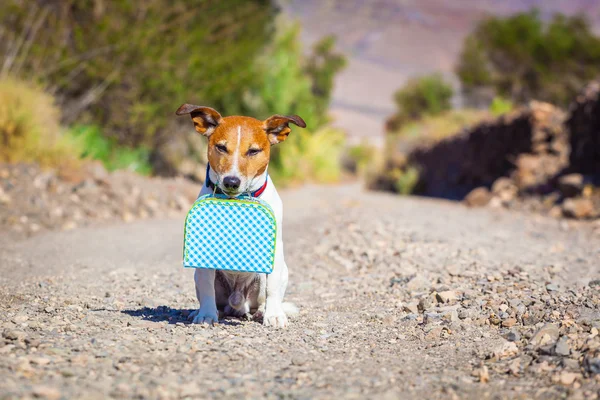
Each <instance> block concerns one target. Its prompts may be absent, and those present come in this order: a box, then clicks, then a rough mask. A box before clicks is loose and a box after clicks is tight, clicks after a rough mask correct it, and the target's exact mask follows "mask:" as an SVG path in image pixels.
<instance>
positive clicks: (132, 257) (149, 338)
mask: <svg viewBox="0 0 600 400" xmlns="http://www.w3.org/2000/svg"><path fill="white" fill-rule="evenodd" d="M282 197H283V200H284V205H285V222H284V223H285V230H284V234H285V236H284V238H285V242H286V253H287V254H286V258H287V263H288V265H289V267H290V285H289V287H288V294H287V296H286V297H287V300H288V301H292V302H294V303H295V304H296V305H298V306H299V308H300V315H299V316H297V317H296V318H295V319H293V320H291V324H290V327H289V328H288V329H286V330H273V329H268V328H265V327H263V326H262V325H260V324H258V323H256V322H251V321H242V320H237V319H229V320H225V321H222V323H220V324H219V325H218V326H215V327H213V328H207V327H202V326H198V325H193V324H189V323H188V322H187V318H186V317H187V315H188V314H189V313H190V312H191V311H192V310H193V309H194V308H195V307H196V306H197V304H196V300H195V297H194V287H193V280H192V275H193V271H191V270H185V269H183V268H182V267H181V250H182V234H183V229H182V227H183V216H181V218H174V219H166V220H146V221H137V222H133V223H130V224H124V223H123V224H116V225H102V226H94V227H89V228H83V229H77V230H73V231H68V232H47V233H42V234H39V235H36V236H33V237H31V238H29V239H26V240H19V241H14V239H13V240H11V239H9V238H8V236H2V235H1V234H0V332H1V333H2V337H0V399H12V398H36V397H37V398H49V399H60V398H85V399H94V398H107V397H114V398H133V397H135V398H151V399H154V398H157V399H158V398H161V399H162V398H164V399H170V398H293V399H308V398H316V399H331V398H377V399H396V398H421V399H423V398H443V399H449V398H450V399H451V398H473V399H479V398H494V399H496V398H539V399H552V398H565V397H569V398H581V399H583V398H586V399H590V398H597V397H598V394H599V390H600V337H599V336H598V330H599V329H600V312H599V305H600V280H598V279H600V232H599V228H600V227H599V226H598V225H592V224H590V223H587V224H583V223H575V222H569V221H565V220H553V219H548V218H545V217H540V216H534V215H527V214H520V213H516V212H509V211H503V210H497V211H496V210H491V209H467V208H465V207H464V206H462V205H459V204H455V203H449V202H443V201H439V200H428V199H419V198H401V197H394V196H391V195H386V194H373V193H364V192H362V191H361V190H360V188H359V187H358V186H339V187H327V188H325V187H303V188H301V189H296V190H290V191H286V192H284V193H283V196H282Z"/></svg>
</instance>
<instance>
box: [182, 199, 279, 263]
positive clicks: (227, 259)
mask: <svg viewBox="0 0 600 400" xmlns="http://www.w3.org/2000/svg"><path fill="white" fill-rule="evenodd" d="M276 237H277V223H276V220H275V215H274V214H273V210H272V209H271V207H270V206H269V205H268V204H267V203H266V202H264V201H262V200H260V199H259V198H254V197H250V196H247V197H246V196H244V197H239V198H235V199H230V198H227V197H226V196H223V195H218V194H216V195H204V196H201V197H199V198H198V200H196V202H195V203H194V205H193V206H192V208H191V209H190V211H189V212H188V214H187V217H186V219H185V230H184V245H183V260H184V261H183V265H184V266H185V267H189V268H208V269H218V270H225V271H238V272H259V273H265V274H270V273H271V272H272V271H273V264H274V262H275V241H276Z"/></svg>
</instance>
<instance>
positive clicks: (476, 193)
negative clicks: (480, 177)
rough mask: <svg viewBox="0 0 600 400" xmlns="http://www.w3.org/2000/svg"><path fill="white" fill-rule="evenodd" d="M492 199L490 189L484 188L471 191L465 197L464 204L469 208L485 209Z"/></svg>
mask: <svg viewBox="0 0 600 400" xmlns="http://www.w3.org/2000/svg"><path fill="white" fill-rule="evenodd" d="M491 199H492V194H491V193H490V191H489V189H488V188H486V187H483V186H482V187H478V188H475V189H473V190H471V192H469V194H468V195H467V196H466V197H465V200H464V202H465V204H466V205H467V206H469V207H484V206H486V205H487V204H488V203H489V202H490V200H491Z"/></svg>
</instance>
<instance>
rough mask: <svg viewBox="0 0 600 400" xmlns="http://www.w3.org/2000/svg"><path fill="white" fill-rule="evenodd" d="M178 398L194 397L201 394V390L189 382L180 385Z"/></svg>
mask: <svg viewBox="0 0 600 400" xmlns="http://www.w3.org/2000/svg"><path fill="white" fill-rule="evenodd" d="M180 390H181V392H180V396H181V397H182V398H183V397H196V396H200V395H201V394H202V389H201V388H200V385H199V384H198V383H196V382H189V383H185V384H183V385H181V387H180Z"/></svg>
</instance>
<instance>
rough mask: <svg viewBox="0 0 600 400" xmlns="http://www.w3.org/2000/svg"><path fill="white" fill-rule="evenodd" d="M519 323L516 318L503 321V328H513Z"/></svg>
mask: <svg viewBox="0 0 600 400" xmlns="http://www.w3.org/2000/svg"><path fill="white" fill-rule="evenodd" d="M516 323H517V320H516V319H515V318H507V319H505V320H504V321H502V327H504V328H512V327H513V326H514V325H515V324H516Z"/></svg>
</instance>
